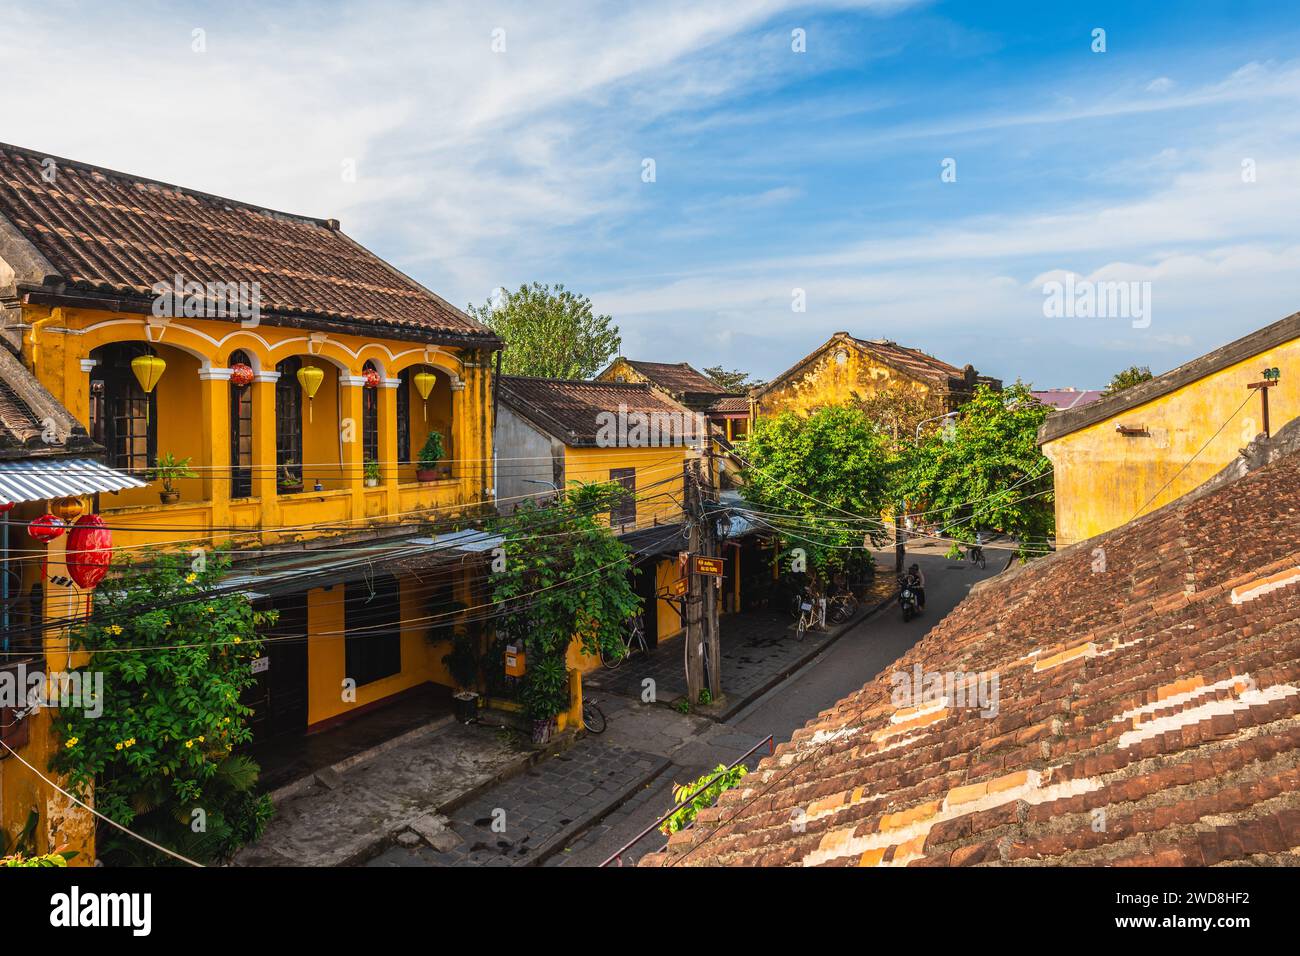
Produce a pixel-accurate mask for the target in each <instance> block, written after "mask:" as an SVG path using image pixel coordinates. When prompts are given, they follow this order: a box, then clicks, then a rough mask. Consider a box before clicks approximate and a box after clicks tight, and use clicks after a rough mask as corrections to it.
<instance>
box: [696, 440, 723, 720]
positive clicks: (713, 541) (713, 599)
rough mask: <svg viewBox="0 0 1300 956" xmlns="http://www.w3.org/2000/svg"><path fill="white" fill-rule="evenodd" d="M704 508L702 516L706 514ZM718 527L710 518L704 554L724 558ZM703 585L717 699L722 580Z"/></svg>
mask: <svg viewBox="0 0 1300 956" xmlns="http://www.w3.org/2000/svg"><path fill="white" fill-rule="evenodd" d="M705 455H707V456H708V457H707V461H708V463H709V469H708V476H709V485H708V487H709V497H710V498H712V497H713V490H714V485H713V480H714V476H713V446H712V445H710V444H706V445H705ZM703 510H704V509H703V507H701V509H700V511H701V514H702V513H703ZM717 532H718V526H717V523H716V522H715V521H714V520H713V519H709V520H708V521H706V522H705V524H704V553H705V554H706V555H708V556H709V557H711V558H718V557H721V556H722V549H721V547H719V545H718V534H717ZM701 583H702V584H703V587H704V595H705V597H704V620H705V625H706V631H707V635H706V636H707V641H708V660H709V696H710V697H712V698H713V699H714V700H717V699H718V698H719V697H720V696H721V695H722V639H721V635H720V633H719V632H720V628H719V626H718V592H719V590H720V587H719V585H720V584H721V583H722V578H720V577H718V578H702V580H701Z"/></svg>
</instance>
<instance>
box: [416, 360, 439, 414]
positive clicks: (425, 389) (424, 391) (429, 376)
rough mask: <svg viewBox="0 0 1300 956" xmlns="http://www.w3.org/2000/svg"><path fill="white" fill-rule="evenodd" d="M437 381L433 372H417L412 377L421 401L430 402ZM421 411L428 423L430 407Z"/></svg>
mask: <svg viewBox="0 0 1300 956" xmlns="http://www.w3.org/2000/svg"><path fill="white" fill-rule="evenodd" d="M437 380H438V378H437V376H436V375H434V374H433V373H432V372H416V373H415V374H414V375H412V376H411V381H413V382H414V383H415V390H416V391H417V392H419V393H420V399H421V400H422V401H425V402H427V401H428V400H429V393H430V392H432V391H433V385H434V383H435V382H436V381H437ZM421 411H422V412H423V413H424V420H425V421H428V420H429V406H428V405H425V406H423V407H422V408H421Z"/></svg>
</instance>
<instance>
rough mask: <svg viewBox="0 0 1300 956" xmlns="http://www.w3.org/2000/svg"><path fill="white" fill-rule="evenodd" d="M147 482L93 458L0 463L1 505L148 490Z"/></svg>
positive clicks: (44, 459)
mask: <svg viewBox="0 0 1300 956" xmlns="http://www.w3.org/2000/svg"><path fill="white" fill-rule="evenodd" d="M146 485H147V482H144V481H141V480H140V479H139V478H134V477H132V476H131V475H128V474H126V472H122V471H118V470H116V469H114V468H109V467H108V466H107V465H105V464H102V463H100V462H98V461H95V460H94V459H92V458H29V459H26V460H24V461H6V462H0V504H16V503H19V502H23V501H44V500H45V499H47V498H66V497H68V496H69V495H93V494H95V493H96V492H99V491H121V490H123V489H124V488H144V487H146Z"/></svg>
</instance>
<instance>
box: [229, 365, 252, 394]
mask: <svg viewBox="0 0 1300 956" xmlns="http://www.w3.org/2000/svg"><path fill="white" fill-rule="evenodd" d="M252 380H253V367H252V366H251V365H246V364H244V363H243V362H236V363H235V364H234V365H232V366H230V384H231V385H238V386H239V387H240V388H242V387H243V386H245V385H247V384H248V383H249V382H251V381H252Z"/></svg>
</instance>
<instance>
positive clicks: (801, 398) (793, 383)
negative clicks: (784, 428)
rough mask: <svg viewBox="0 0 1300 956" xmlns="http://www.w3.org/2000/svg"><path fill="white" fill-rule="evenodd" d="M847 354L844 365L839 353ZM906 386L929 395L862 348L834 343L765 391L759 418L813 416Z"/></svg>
mask: <svg viewBox="0 0 1300 956" xmlns="http://www.w3.org/2000/svg"><path fill="white" fill-rule="evenodd" d="M841 350H842V351H843V354H844V361H843V363H841V362H839V361H837V360H836V353H837V352H840V351H841ZM898 385H901V386H905V387H907V388H911V389H914V390H915V391H916V392H917V393H918V394H921V395H929V394H930V391H931V389H930V386H929V384H928V383H925V382H922V381H919V380H917V379H913V378H910V377H908V376H906V375H904V374H903V373H901V372H899V371H898V370H897V369H894V368H891V367H889V366H887V365H884V364H882V363H880V362H877V361H874V360H873V359H872V358H871V357H870V356H869V355H868V354H866V353H864V352H863V351H862V350H861V349H858V348H854V347H853V346H852V345H849V344H845V343H841V342H832V343H831V345H830V347H829V348H827V349H826V350H825V351H823V352H822V353H821V354H820V355H819V356H817V358H815V359H814V360H813V361H812V362H811V363H810V364H809V366H808V367H807V368H806V369H804V370H803V371H802V372H801V373H799V374H797V375H794V376H791V377H790V378H789V379H787V380H786V381H784V382H781V383H780V384H778V385H776V386H775V387H774V388H772V390H771V391H768V392H764V393H763V394H762V395H761V396H760V397H759V398H758V400H757V402H756V403H755V406H754V411H755V416H756V417H759V418H774V417H776V416H777V415H780V414H781V413H782V412H785V411H792V412H795V413H796V414H798V415H809V414H811V413H813V412H815V411H816V410H817V409H819V408H825V407H827V406H829V405H849V404H853V403H855V402H858V401H862V400H865V399H867V398H868V397H870V396H872V395H874V394H876V393H877V392H879V391H880V390H882V389H885V388H889V387H895V386H898Z"/></svg>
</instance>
